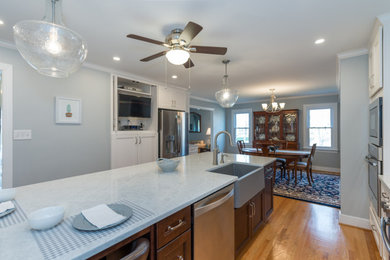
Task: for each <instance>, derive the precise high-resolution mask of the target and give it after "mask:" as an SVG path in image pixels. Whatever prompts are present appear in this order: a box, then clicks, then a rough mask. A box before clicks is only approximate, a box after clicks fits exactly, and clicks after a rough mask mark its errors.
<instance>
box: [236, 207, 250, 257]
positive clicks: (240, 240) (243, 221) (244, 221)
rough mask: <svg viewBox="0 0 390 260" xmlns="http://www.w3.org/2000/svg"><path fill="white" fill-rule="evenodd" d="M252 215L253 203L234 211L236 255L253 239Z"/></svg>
mask: <svg viewBox="0 0 390 260" xmlns="http://www.w3.org/2000/svg"><path fill="white" fill-rule="evenodd" d="M251 214H252V206H251V201H248V202H247V203H245V204H244V205H243V206H242V207H241V208H237V209H234V227H235V228H234V248H235V249H236V254H237V253H238V252H239V251H240V249H241V248H242V247H243V246H244V245H245V243H246V242H247V241H248V240H249V239H250V238H251V221H252V215H251Z"/></svg>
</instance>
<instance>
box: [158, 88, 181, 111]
mask: <svg viewBox="0 0 390 260" xmlns="http://www.w3.org/2000/svg"><path fill="white" fill-rule="evenodd" d="M187 100H188V93H187V91H185V90H181V89H178V88H170V87H161V86H160V87H158V108H165V109H174V110H183V111H187V102H188V101H187Z"/></svg>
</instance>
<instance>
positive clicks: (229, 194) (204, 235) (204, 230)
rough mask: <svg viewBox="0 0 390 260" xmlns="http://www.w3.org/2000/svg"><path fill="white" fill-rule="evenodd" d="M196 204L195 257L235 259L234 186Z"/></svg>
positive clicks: (202, 258) (204, 259)
mask: <svg viewBox="0 0 390 260" xmlns="http://www.w3.org/2000/svg"><path fill="white" fill-rule="evenodd" d="M233 187H234V186H233V185H230V186H228V187H226V188H223V189H222V190H219V191H217V192H216V193H214V194H212V195H210V196H208V197H207V198H205V199H203V200H201V201H199V202H197V203H195V205H194V260H219V259H220V260H234V189H233Z"/></svg>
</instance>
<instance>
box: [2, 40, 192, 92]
mask: <svg viewBox="0 0 390 260" xmlns="http://www.w3.org/2000/svg"><path fill="white" fill-rule="evenodd" d="M0 47H3V48H7V49H10V50H16V51H17V48H16V46H15V44H13V43H9V42H4V41H0ZM82 67H84V68H88V69H92V70H97V71H101V72H106V73H109V74H115V75H118V76H122V77H125V78H131V79H133V80H137V81H141V82H144V83H146V84H150V85H156V86H162V87H164V86H165V85H166V84H165V83H163V82H159V81H154V80H150V79H147V78H144V77H140V76H137V75H135V74H132V73H130V72H127V71H123V70H116V69H113V68H109V67H105V66H101V65H97V64H94V63H90V62H84V63H83V64H82ZM169 87H173V88H176V89H180V90H182V91H188V89H187V88H184V87H181V86H177V85H172V84H169Z"/></svg>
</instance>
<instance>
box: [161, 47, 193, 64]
mask: <svg viewBox="0 0 390 260" xmlns="http://www.w3.org/2000/svg"><path fill="white" fill-rule="evenodd" d="M165 57H167V59H168V61H169V62H170V63H172V64H174V65H183V64H184V63H186V62H187V61H188V58H189V57H190V54H189V53H188V51H185V50H182V49H172V50H170V51H168V52H167V53H166V54H165Z"/></svg>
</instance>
